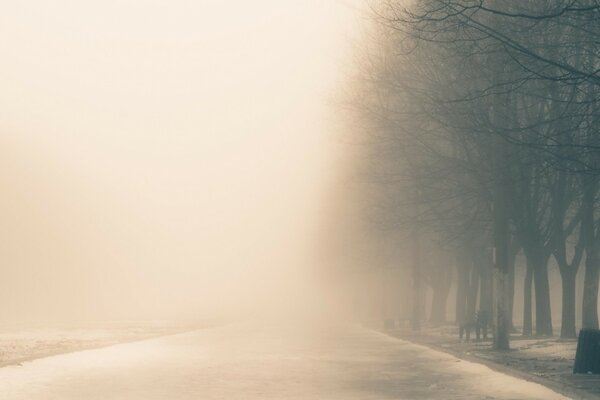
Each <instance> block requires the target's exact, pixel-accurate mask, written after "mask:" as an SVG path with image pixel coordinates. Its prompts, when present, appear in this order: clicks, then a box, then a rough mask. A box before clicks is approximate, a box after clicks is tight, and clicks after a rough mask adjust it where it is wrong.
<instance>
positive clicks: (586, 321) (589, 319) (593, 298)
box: [581, 251, 598, 329]
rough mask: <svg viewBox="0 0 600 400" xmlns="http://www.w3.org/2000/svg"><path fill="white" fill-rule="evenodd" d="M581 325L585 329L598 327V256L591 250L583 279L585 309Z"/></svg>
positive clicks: (586, 260)
mask: <svg viewBox="0 0 600 400" xmlns="http://www.w3.org/2000/svg"><path fill="white" fill-rule="evenodd" d="M582 311H583V312H582V321H581V325H582V328H584V329H598V256H597V251H591V252H589V253H588V254H587V255H586V259H585V279H584V281H583V310H582Z"/></svg>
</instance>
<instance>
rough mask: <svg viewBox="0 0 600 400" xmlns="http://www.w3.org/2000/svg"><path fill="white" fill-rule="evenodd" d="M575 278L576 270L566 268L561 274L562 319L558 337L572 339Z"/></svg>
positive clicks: (574, 333)
mask: <svg viewBox="0 0 600 400" xmlns="http://www.w3.org/2000/svg"><path fill="white" fill-rule="evenodd" d="M575 276H576V270H574V269H571V268H568V269H566V270H564V271H562V272H561V278H562V319H561V328H560V337H561V338H563V339H574V338H576V337H577V332H576V330H575Z"/></svg>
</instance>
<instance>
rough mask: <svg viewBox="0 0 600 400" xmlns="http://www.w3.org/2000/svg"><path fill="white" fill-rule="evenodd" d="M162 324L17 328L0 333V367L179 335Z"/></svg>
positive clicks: (126, 323) (171, 327)
mask: <svg viewBox="0 0 600 400" xmlns="http://www.w3.org/2000/svg"><path fill="white" fill-rule="evenodd" d="M182 330H185V328H184V327H182V326H173V325H170V324H167V323H163V322H144V323H139V322H137V323H131V322H125V323H111V324H105V325H103V326H102V327H101V328H100V327H97V326H88V327H85V328H82V327H55V328H26V329H24V328H21V329H15V328H13V329H9V330H5V331H0V367H2V366H7V365H11V364H18V363H21V362H23V361H27V360H32V359H36V358H41V357H47V356H51V355H56V354H61V353H68V352H73V351H79V350H85V349H91V348H96V347H104V346H109V345H113V344H117V343H123V342H130V341H134V340H140V339H146V338H150V337H156V336H161V335H164V334H168V333H174V332H181V331H182Z"/></svg>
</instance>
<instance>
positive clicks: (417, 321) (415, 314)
mask: <svg viewBox="0 0 600 400" xmlns="http://www.w3.org/2000/svg"><path fill="white" fill-rule="evenodd" d="M412 278H413V282H412V283H413V304H412V317H411V327H412V330H413V331H419V330H421V317H422V314H421V310H422V307H421V249H420V240H419V232H418V230H417V229H415V230H414V231H413V265H412Z"/></svg>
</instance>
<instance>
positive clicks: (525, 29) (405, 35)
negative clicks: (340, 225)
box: [349, 0, 600, 348]
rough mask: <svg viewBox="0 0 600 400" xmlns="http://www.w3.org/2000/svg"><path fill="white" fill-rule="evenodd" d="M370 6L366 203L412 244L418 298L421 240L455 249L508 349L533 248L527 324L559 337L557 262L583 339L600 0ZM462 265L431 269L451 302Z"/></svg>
mask: <svg viewBox="0 0 600 400" xmlns="http://www.w3.org/2000/svg"><path fill="white" fill-rule="evenodd" d="M369 6H370V16H371V21H372V22H373V23H372V24H371V25H372V26H371V27H370V29H369V30H368V35H369V38H368V40H367V41H366V45H365V46H364V48H363V49H362V51H361V52H360V54H361V56H360V58H359V60H358V63H357V65H358V67H357V71H356V74H355V76H353V84H352V85H351V87H352V90H351V91H350V94H351V96H350V101H349V104H350V105H351V110H352V113H353V115H354V118H353V122H354V127H355V128H356V129H355V131H356V132H358V133H359V134H360V135H361V137H362V138H363V141H364V143H365V144H366V148H367V150H366V151H367V153H368V155H369V157H367V161H366V162H365V163H364V164H365V168H364V171H365V173H366V175H365V176H367V177H368V180H369V182H370V185H369V186H368V196H367V202H366V204H367V205H368V206H367V207H365V210H366V214H367V216H368V217H369V220H370V221H371V222H372V223H374V224H375V225H376V226H378V227H380V228H384V229H385V230H386V231H389V232H392V231H395V232H398V231H399V232H403V233H404V234H405V235H404V238H405V239H406V240H408V239H410V241H411V243H412V246H413V248H414V249H415V250H414V254H415V256H414V257H413V264H412V266H411V271H412V277H413V283H414V284H413V286H414V287H415V288H416V289H415V292H418V290H419V288H420V286H421V283H420V280H421V279H422V277H421V276H422V273H421V272H420V271H421V270H423V267H422V265H419V261H420V260H419V259H420V257H419V252H422V248H424V247H427V246H429V247H431V248H435V249H437V251H438V252H443V254H445V255H447V256H448V257H452V258H453V259H454V260H455V261H456V265H457V271H458V273H457V278H458V280H457V291H456V292H457V297H456V307H457V308H456V310H457V311H456V312H457V315H456V318H457V320H459V321H462V320H469V319H473V318H474V313H475V312H476V308H477V306H475V305H474V300H473V298H474V296H475V298H476V296H477V293H478V292H479V293H481V298H480V301H479V306H478V307H479V308H480V309H484V310H486V311H489V312H490V313H491V314H492V315H493V316H494V326H495V342H494V343H495V345H496V347H497V348H507V347H508V331H509V330H510V329H511V328H512V309H513V304H512V303H513V296H514V276H515V274H514V268H515V258H516V256H517V254H519V253H520V252H522V253H523V254H524V256H525V259H526V274H525V275H524V276H525V278H524V279H525V282H524V287H525V289H524V304H523V307H524V319H523V333H524V334H526V335H529V334H532V333H534V332H535V334H537V335H552V334H553V323H552V313H551V307H550V298H551V295H552V293H550V285H549V283H548V263H549V261H550V260H551V259H554V261H555V262H556V264H557V265H558V267H559V271H560V276H561V281H562V319H561V321H560V326H561V332H560V334H561V337H564V338H572V337H575V336H576V321H575V315H576V313H575V310H576V307H577V304H576V300H575V299H576V296H575V293H576V287H575V285H576V279H575V277H576V275H577V272H578V270H579V268H580V265H585V279H584V288H583V304H582V325H583V327H585V328H598V309H597V304H598V282H599V279H598V278H599V268H600V206H599V204H598V198H599V196H600V130H599V129H600V108H599V98H598V94H599V93H600V2H599V1H598V0H523V1H518V2H516V1H509V0H422V1H418V2H405V1H399V0H385V1H378V2H374V3H370V4H369ZM449 264H450V262H446V263H440V264H439V265H438V266H437V267H436V268H438V270H437V272H435V273H434V274H433V275H432V276H433V277H435V279H437V280H438V282H437V283H435V285H434V286H432V287H434V298H436V291H441V293H440V294H438V295H437V299H438V300H435V301H437V302H445V301H446V299H445V298H444V297H446V298H447V292H448V290H447V286H448V285H447V283H446V282H447V280H448V279H447V275H446V274H445V272H444V271H445V270H447V269H448V265H449ZM436 288H437V289H436ZM492 293H493V294H494V295H493V297H492V295H491V294H492ZM418 296H419V295H418V294H417V295H415V299H417V298H418ZM532 296H534V299H535V310H532ZM440 299H441V300H440ZM414 303H415V310H416V309H418V308H419V307H420V306H418V301H416V300H415V302H414ZM532 314H534V315H535V327H534V326H533V323H532V321H533V316H532ZM416 315H417V314H416V311H415V319H418V317H417V316H416ZM436 318H443V317H441V316H438V317H436ZM414 323H415V324H416V321H414ZM415 326H416V325H415Z"/></svg>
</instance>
